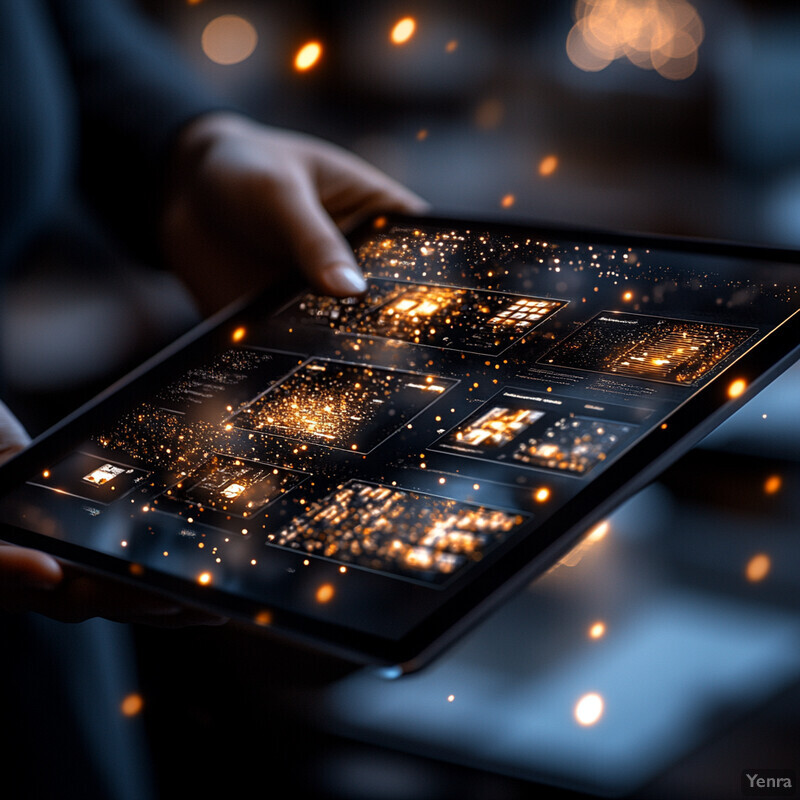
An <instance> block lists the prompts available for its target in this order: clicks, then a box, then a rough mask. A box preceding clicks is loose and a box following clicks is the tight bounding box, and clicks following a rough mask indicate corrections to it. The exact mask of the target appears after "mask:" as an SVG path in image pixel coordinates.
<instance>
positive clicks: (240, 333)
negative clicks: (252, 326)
mask: <svg viewBox="0 0 800 800" xmlns="http://www.w3.org/2000/svg"><path fill="white" fill-rule="evenodd" d="M246 333H247V331H246V330H245V329H244V328H237V329H236V330H235V331H234V332H233V335H232V336H231V339H233V341H234V342H241V341H242V339H244V336H245V334H246Z"/></svg>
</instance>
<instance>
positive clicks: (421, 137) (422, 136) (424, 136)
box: [417, 128, 428, 142]
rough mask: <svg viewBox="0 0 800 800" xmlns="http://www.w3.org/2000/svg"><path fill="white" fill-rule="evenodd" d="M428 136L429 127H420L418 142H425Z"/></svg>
mask: <svg viewBox="0 0 800 800" xmlns="http://www.w3.org/2000/svg"><path fill="white" fill-rule="evenodd" d="M427 138H428V129H427V128H420V129H419V130H418V131H417V141H418V142H423V141H425V139H427Z"/></svg>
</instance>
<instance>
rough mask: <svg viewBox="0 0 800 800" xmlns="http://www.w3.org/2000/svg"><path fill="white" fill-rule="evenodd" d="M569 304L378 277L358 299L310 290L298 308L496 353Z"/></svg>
mask: <svg viewBox="0 0 800 800" xmlns="http://www.w3.org/2000/svg"><path fill="white" fill-rule="evenodd" d="M564 305H566V301H564V300H550V299H546V298H541V297H524V296H522V295H513V294H504V293H501V292H491V291H484V290H481V289H469V288H465V287H456V286H438V285H431V284H421V283H408V282H398V281H391V280H386V279H383V278H374V277H373V278H369V279H368V289H367V292H366V294H365V295H364V297H363V298H362V299H361V300H359V301H358V302H357V303H356V304H353V303H352V302H351V301H342V300H333V299H331V298H314V297H313V296H312V295H308V296H306V297H304V298H303V299H302V300H301V301H300V304H299V306H298V308H299V309H300V310H302V311H303V312H304V313H305V314H306V315H307V316H308V317H310V318H311V319H312V320H313V321H315V322H318V323H323V324H326V325H328V326H329V327H331V328H335V329H337V330H339V331H342V332H346V333H353V334H358V335H360V336H378V337H381V338H386V339H399V340H401V341H404V342H411V343H413V344H422V345H427V346H431V347H440V348H452V349H455V350H463V351H465V352H474V353H482V354H486V355H497V354H499V353H501V352H502V351H503V350H505V349H506V348H507V347H509V346H510V345H511V344H513V343H514V342H515V341H517V340H518V339H520V338H521V337H522V336H524V335H525V334H527V333H529V332H530V331H531V330H532V329H533V328H535V327H536V326H537V325H539V324H540V323H541V322H542V321H543V320H545V319H546V318H547V317H549V316H550V315H551V314H553V313H554V312H555V311H557V310H558V309H559V308H561V307H563V306H564Z"/></svg>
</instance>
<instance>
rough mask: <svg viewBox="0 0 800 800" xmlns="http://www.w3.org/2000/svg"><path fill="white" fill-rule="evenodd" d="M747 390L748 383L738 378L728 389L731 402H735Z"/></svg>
mask: <svg viewBox="0 0 800 800" xmlns="http://www.w3.org/2000/svg"><path fill="white" fill-rule="evenodd" d="M746 388H747V381H746V380H744V379H743V378H737V379H736V380H735V381H733V383H731V385H730V386H729V387H728V397H730V398H731V400H733V399H735V398H736V397H739V396H740V395H741V394H742V393H743V392H744V390H745V389H746Z"/></svg>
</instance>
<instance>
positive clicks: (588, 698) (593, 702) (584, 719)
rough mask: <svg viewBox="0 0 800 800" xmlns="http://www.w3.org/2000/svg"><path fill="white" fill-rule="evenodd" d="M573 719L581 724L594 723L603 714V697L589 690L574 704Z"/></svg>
mask: <svg viewBox="0 0 800 800" xmlns="http://www.w3.org/2000/svg"><path fill="white" fill-rule="evenodd" d="M574 714H575V719H576V721H577V722H578V723H579V724H581V725H586V726H588V725H594V724H595V723H596V722H597V721H598V720H599V719H600V717H602V716H603V698H602V697H600V695H599V694H596V693H594V692H591V693H590V694H585V695H584V696H583V697H581V699H580V700H578V702H577V703H576V704H575V711H574Z"/></svg>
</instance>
